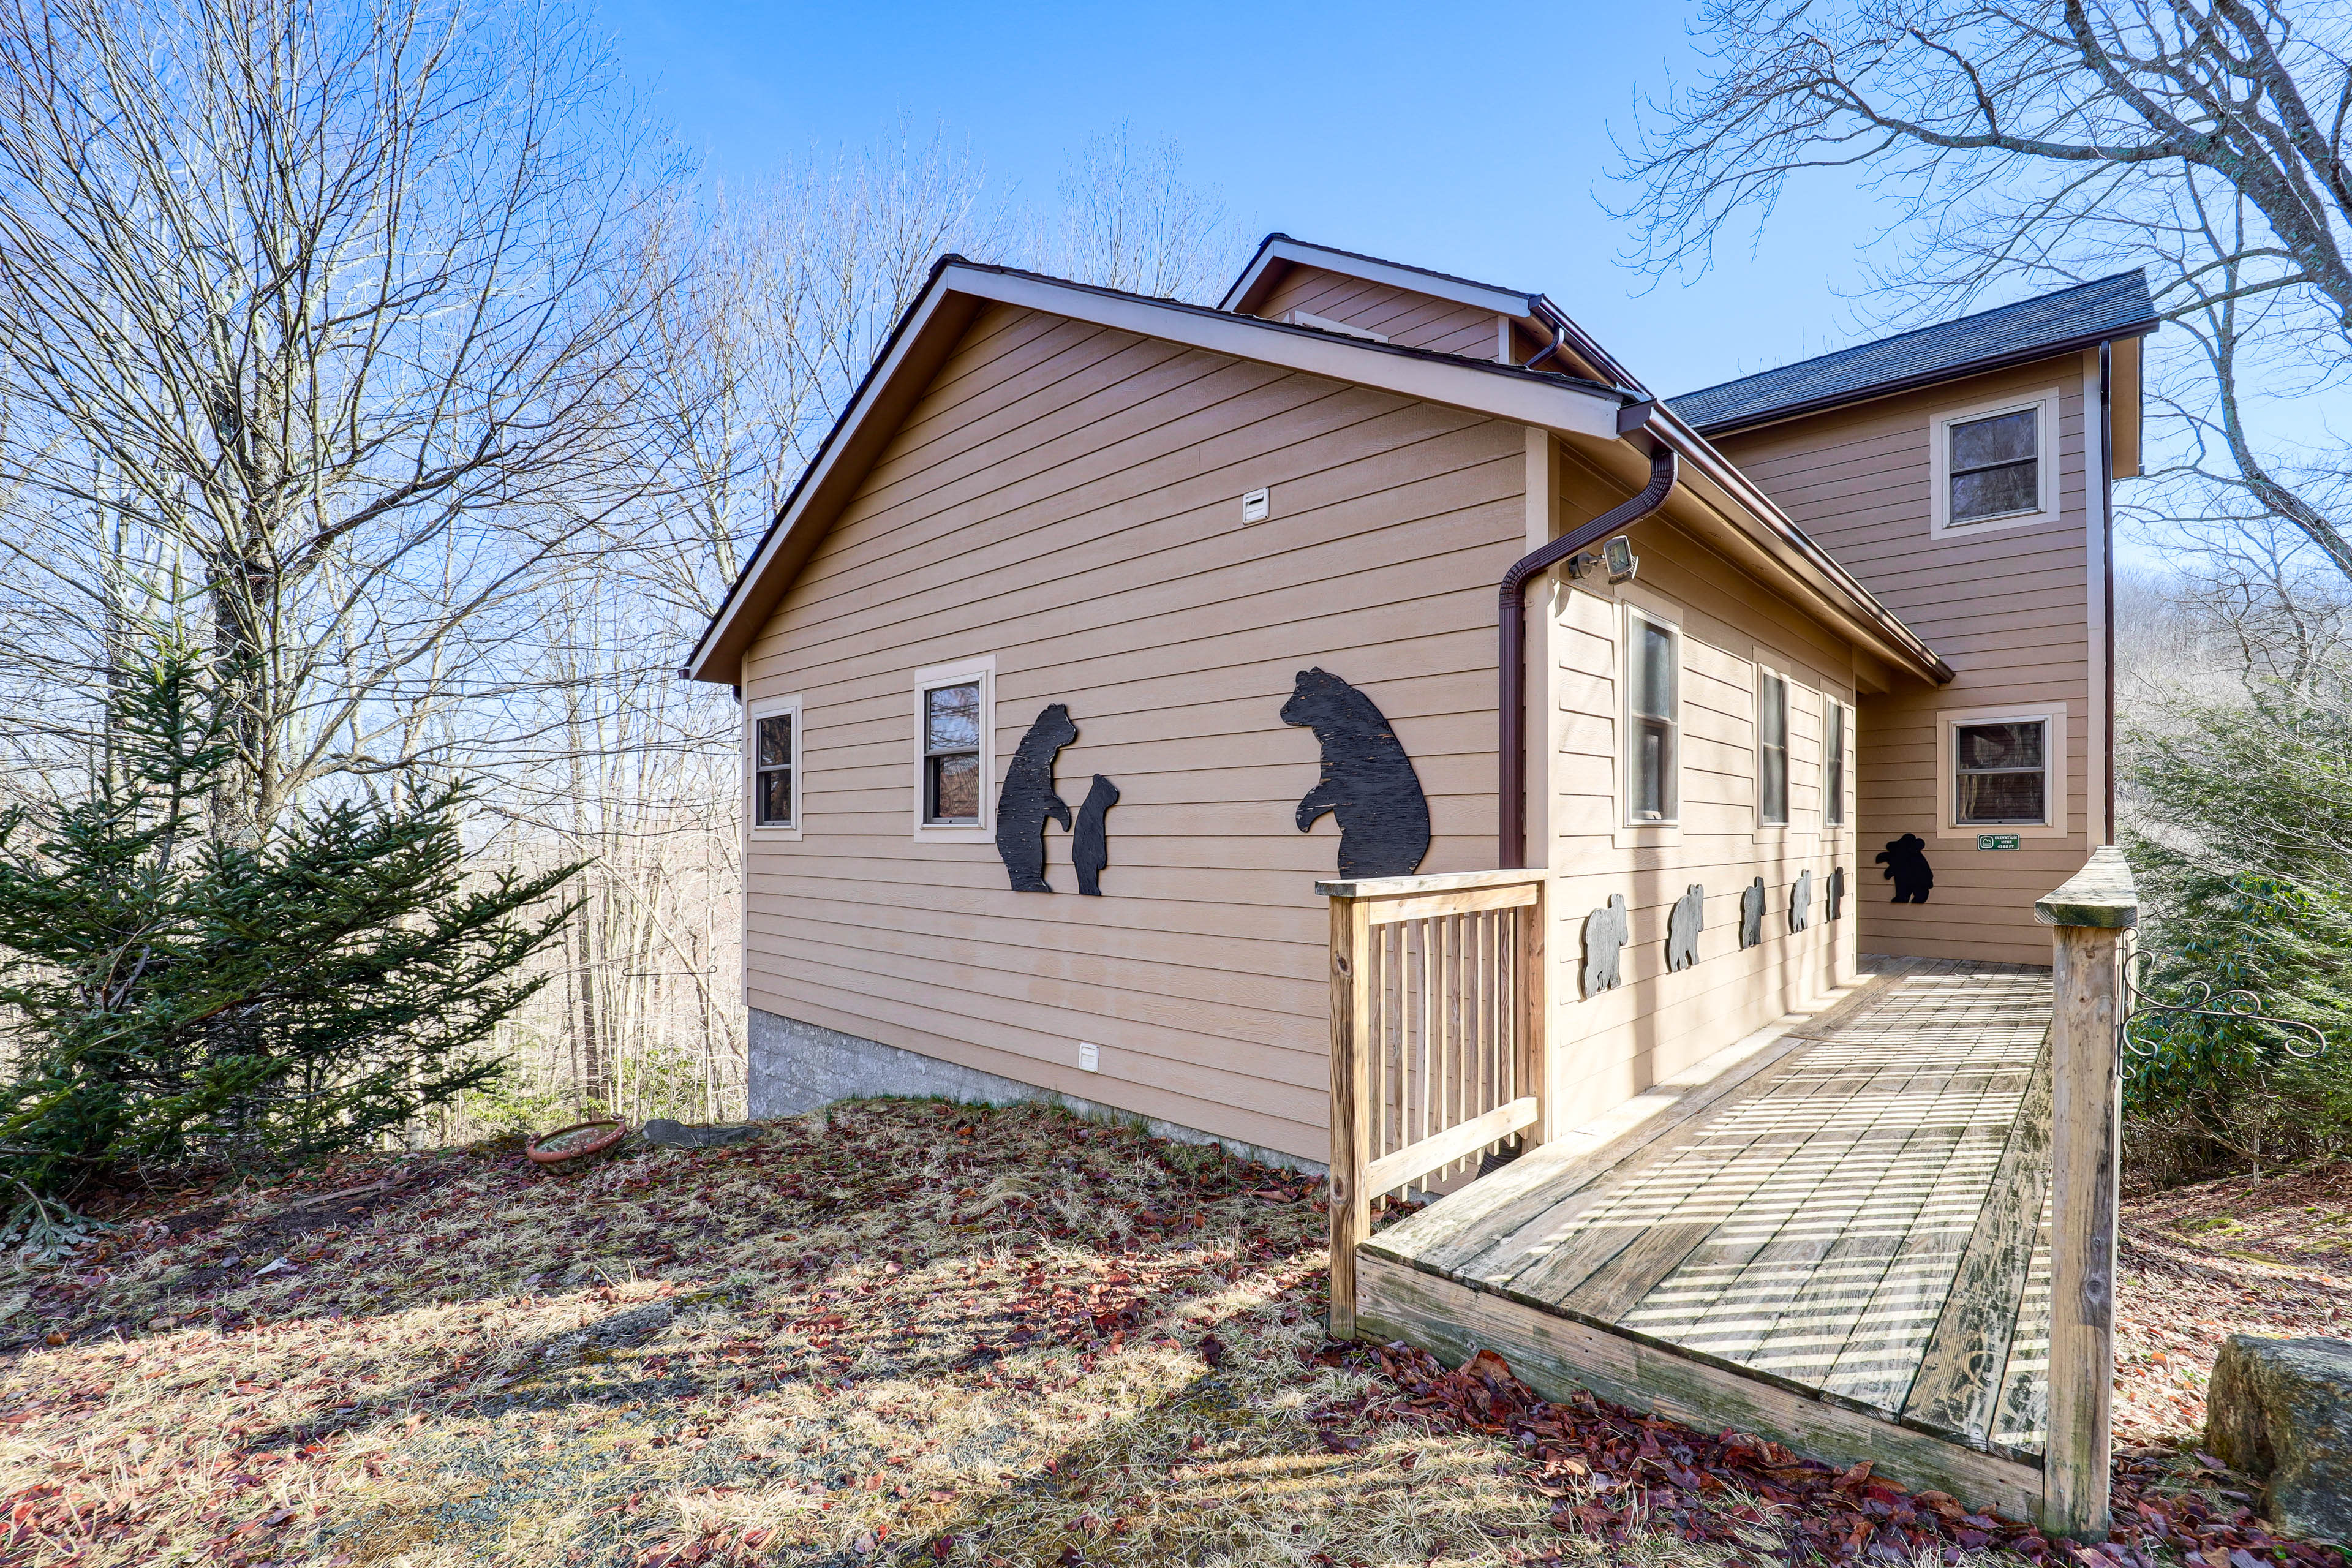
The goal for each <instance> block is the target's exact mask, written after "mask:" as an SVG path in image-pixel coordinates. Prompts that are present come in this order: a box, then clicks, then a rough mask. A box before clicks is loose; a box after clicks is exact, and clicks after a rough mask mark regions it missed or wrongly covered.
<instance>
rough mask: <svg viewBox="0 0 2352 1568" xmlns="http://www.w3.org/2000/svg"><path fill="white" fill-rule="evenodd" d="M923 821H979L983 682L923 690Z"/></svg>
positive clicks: (973, 823) (953, 823)
mask: <svg viewBox="0 0 2352 1568" xmlns="http://www.w3.org/2000/svg"><path fill="white" fill-rule="evenodd" d="M923 821H924V822H925V823H926V824H927V825H930V826H956V827H962V826H976V825H978V823H979V821H980V682H979V681H977V680H967V681H959V682H958V683H956V684H955V685H952V686H934V687H930V688H929V689H926V690H925V691H924V692H923Z"/></svg>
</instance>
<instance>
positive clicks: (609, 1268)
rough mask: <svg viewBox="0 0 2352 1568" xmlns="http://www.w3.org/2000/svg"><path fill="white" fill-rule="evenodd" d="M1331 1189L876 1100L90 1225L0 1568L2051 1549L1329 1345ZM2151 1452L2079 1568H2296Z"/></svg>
mask: <svg viewBox="0 0 2352 1568" xmlns="http://www.w3.org/2000/svg"><path fill="white" fill-rule="evenodd" d="M1319 1193H1320V1183H1319V1182H1316V1181H1310V1180H1308V1179H1307V1178H1305V1177H1302V1176H1298V1175H1296V1174H1294V1173H1286V1172H1283V1171H1279V1170H1275V1169H1271V1168H1268V1167H1265V1166H1260V1165H1252V1164H1249V1163H1244V1162H1241V1161H1237V1160H1234V1159H1233V1158H1231V1157H1229V1156H1227V1155H1225V1154H1224V1153H1223V1152H1221V1151H1218V1150H1215V1149H1202V1148H1197V1147H1193V1146H1190V1145H1185V1144H1180V1143H1171V1142H1164V1141H1160V1140H1154V1139H1151V1138H1149V1137H1147V1136H1145V1135H1143V1134H1141V1133H1140V1132H1138V1131H1132V1130H1129V1129H1125V1128H1108V1127H1103V1126H1099V1125H1095V1124H1090V1123H1087V1122H1083V1121H1077V1120H1076V1119H1075V1118H1072V1117H1069V1116H1067V1115H1066V1114H1064V1113H1062V1112H1059V1111H1055V1110H1047V1109H1045V1108H1040V1107H1024V1108H1015V1109H1011V1110H994V1111H991V1110H980V1109H975V1108H969V1107H953V1106H946V1105H941V1104H938V1103H934V1102H923V1101H867V1102H859V1103H856V1104H851V1105H845V1106H839V1107H835V1108H832V1109H831V1110H827V1111H824V1112H817V1113H814V1114H812V1115H810V1116H807V1117H803V1118H800V1119H797V1120H794V1121H787V1122H782V1123H776V1124H773V1125H772V1126H771V1127H770V1129H769V1130H768V1131H767V1133H766V1135H765V1136H764V1137H763V1138H761V1140H759V1141H758V1142H751V1143H747V1144H740V1145H737V1146H734V1147H730V1148H727V1149H720V1150H709V1151H681V1150H661V1151H644V1150H638V1151H628V1150H625V1151H624V1152H623V1155H622V1157H618V1158H615V1159H613V1160H610V1161H608V1162H606V1163H603V1164H601V1165H599V1166H598V1167H596V1168H594V1169H593V1170H592V1171H590V1172H587V1173H583V1174H581V1175H579V1176H576V1177H571V1178H544V1177H541V1176H539V1175H538V1174H537V1173H535V1171H534V1170H533V1169H532V1168H531V1167H530V1165H529V1163H528V1162H527V1161H526V1160H524V1159H523V1158H522V1157H521V1154H520V1149H519V1148H518V1147H516V1146H514V1145H511V1144H508V1145H488V1146H484V1147H482V1148H480V1149H478V1150H476V1151H473V1152H470V1153H465V1154H460V1153H455V1152H436V1153H431V1154H425V1155H407V1156H400V1155H384V1156H372V1157H364V1158H354V1159H347V1160H344V1161H341V1162H338V1163H335V1164H333V1165H331V1166H329V1167H327V1168H325V1169H323V1170H321V1171H319V1172H316V1173H312V1174H311V1175H310V1176H309V1177H307V1178H305V1179H304V1180H303V1181H302V1182H300V1183H299V1184H294V1185H290V1186H288V1187H284V1188H280V1189H277V1190H274V1191H267V1192H240V1193H236V1194H229V1195H227V1196H226V1197H220V1196H217V1195H207V1196H206V1198H205V1201H204V1202H202V1203H194V1204H190V1203H183V1204H180V1205H164V1206H163V1208H161V1209H152V1210H150V1211H147V1212H143V1213H134V1214H132V1215H127V1216H121V1217H120V1220H119V1223H118V1225H117V1226H116V1228H115V1229H114V1230H113V1231H111V1232H110V1233H109V1236H108V1238H107V1239H106V1240H105V1241H104V1242H103V1243H101V1244H100V1245H99V1246H96V1247H89V1248H87V1249H85V1250H84V1252H83V1253H82V1254H81V1255H80V1256H79V1257H78V1258H76V1259H75V1261H74V1263H73V1265H72V1266H71V1267H70V1268H67V1269H65V1270H63V1271H61V1272H59V1273H58V1274H55V1275H52V1276H49V1277H47V1278H45V1279H40V1280H38V1281H37V1282H35V1283H34V1284H33V1285H32V1286H31V1288H30V1289H27V1290H26V1291H22V1292H17V1294H20V1295H23V1296H24V1297H25V1298H26V1300H23V1301H21V1302H18V1303H16V1306H15V1308H14V1310H11V1311H10V1312H9V1313H8V1314H6V1315H5V1317H0V1347H5V1354H6V1360H5V1363H0V1488H4V1489H5V1496H0V1508H5V1518H6V1528H5V1531H0V1563H6V1564H9V1565H10V1568H14V1565H16V1564H18V1563H23V1564H28V1565H31V1564H37V1565H40V1568H52V1565H56V1568H84V1565H89V1568H97V1565H99V1564H114V1563H123V1564H131V1563H140V1564H144V1563H191V1564H194V1563H204V1564H208V1565H209V1564H221V1565H224V1568H263V1565H265V1564H273V1565H278V1568H298V1565H310V1564H319V1565H321V1568H344V1565H347V1564H348V1565H352V1568H372V1565H373V1564H400V1565H403V1568H431V1565H437V1564H443V1563H449V1564H455V1563H517V1564H521V1563H531V1564H551V1563H552V1564H563V1565H566V1568H571V1565H574V1564H590V1563H594V1564H604V1565H610V1568H689V1565H700V1564H717V1565H731V1564H748V1563H780V1562H793V1563H835V1564H865V1563H943V1562H954V1563H1007V1564H1013V1563H1019V1564H1024V1565H1025V1564H1030V1563H1048V1564H1057V1565H1061V1568H1071V1565H1091V1564H1105V1565H1108V1564H1113V1563H1119V1564H1130V1563H1132V1564H1143V1563H1150V1564H1159V1563H1201V1564H1232V1565H1234V1568H1241V1565H1244V1564H1251V1565H1255V1564H1280V1565H1282V1568H1388V1565H1390V1564H1404V1563H1413V1564H1421V1565H1423V1568H1433V1565H1436V1564H1454V1563H1460V1564H1470V1563H1475V1564H1482V1565H1483V1564H1530V1563H1600V1562H1607V1563H1634V1564H1645V1563H1659V1564H1665V1563H1675V1564H1680V1563H1694V1564H1701V1565H1705V1564H1713V1563H1726V1564H1729V1563H1763V1562H1768V1561H1778V1560H1785V1561H1798V1560H1803V1559H1806V1558H1815V1559H1822V1560H1828V1561H1857V1562H1895V1561H1900V1562H1903V1563H1917V1564H1926V1563H1937V1562H1947V1563H1948V1562H1956V1561H1960V1560H1963V1559H1967V1560H1971V1561H1974V1560H1978V1559H1980V1558H1982V1559H1985V1560H1990V1559H1992V1558H1995V1557H2006V1558H2009V1559H2010V1560H2012V1561H2014V1560H2018V1559H2029V1560H2038V1561H2042V1562H2071V1561H2074V1560H2075V1559H2070V1558H2068V1557H2066V1556H2065V1555H2063V1553H2060V1552H2058V1549H2056V1548H2054V1547H2053V1546H2052V1545H2051V1544H2050V1543H2049V1542H2043V1541H2042V1540H2041V1538H2040V1537H2039V1536H2038V1535H2036V1534H2034V1533H2033V1532H2032V1531H2025V1530H2023V1529H2022V1528H2021V1527H2017V1526H2013V1525H2011V1524H2010V1523H2009V1522H2008V1521H1997V1520H1991V1519H1990V1516H1981V1515H1970V1514H1969V1513H1968V1511H1967V1510H1966V1509H1965V1507H1964V1506H1963V1505H1961V1504H1959V1503H1958V1502H1956V1501H1954V1500H1948V1499H1939V1498H1937V1496H1936V1495H1935V1494H1918V1495H1916V1496H1910V1495H1906V1494H1903V1493H1901V1492H1899V1491H1898V1490H1896V1489H1893V1488H1891V1487H1888V1486H1887V1485H1886V1484H1885V1482H1884V1481H1883V1480H1877V1479H1873V1478H1871V1477H1870V1476H1869V1475H1868V1474H1867V1473H1866V1467H1864V1468H1862V1469H1863V1473H1860V1474H1857V1473H1855V1472H1852V1471H1849V1472H1845V1473H1843V1474H1839V1473H1834V1472H1830V1471H1828V1470H1826V1469H1825V1468H1822V1467H1818V1466H1807V1465H1805V1464H1804V1462H1802V1461H1799V1460H1796V1459H1795V1458H1794V1457H1793V1456H1790V1455H1787V1454H1786V1453H1785V1451H1784V1450H1775V1449H1773V1448H1772V1447H1771V1446H1770V1445H1769V1444H1759V1443H1757V1442H1756V1441H1755V1440H1753V1439H1741V1438H1738V1436H1737V1435H1728V1434H1727V1435H1718V1436H1713V1437H1709V1436H1704V1435H1700V1434H1695V1433H1691V1432H1689V1431H1687V1430H1686V1429H1684V1428H1681V1427H1677V1426H1673V1425H1672V1424H1670V1423H1665V1422H1662V1421H1657V1420H1654V1419H1645V1418H1642V1417H1638V1416H1636V1415H1633V1414H1632V1413H1630V1412H1624V1411H1619V1410H1614V1409H1612V1407H1610V1406H1607V1405H1601V1404H1599V1403H1598V1402H1591V1401H1584V1400H1580V1401H1578V1402H1576V1403H1575V1404H1573V1405H1544V1404H1542V1403H1541V1402H1540V1401H1538V1400H1536V1399H1535V1398H1534V1396H1533V1395H1532V1394H1529V1393H1528V1392H1527V1391H1526V1390H1525V1389H1524V1387H1523V1386H1522V1385H1518V1384H1517V1382H1516V1380H1515V1379H1512V1378H1511V1377H1510V1376H1509V1373H1508V1369H1507V1367H1504V1366H1503V1365H1501V1363H1499V1361H1497V1360H1496V1358H1495V1357H1493V1356H1492V1355H1491V1354H1489V1355H1486V1356H1485V1357H1483V1358H1481V1359H1479V1360H1475V1361H1474V1362H1473V1363H1471V1364H1470V1365H1469V1366H1468V1367H1466V1368H1464V1369H1460V1370H1458V1371H1448V1370H1447V1369H1445V1368H1444V1366H1443V1365H1441V1364H1440V1363H1437V1362H1436V1361H1435V1360H1434V1359H1433V1358H1431V1357H1428V1356H1426V1355H1425V1354H1423V1353H1422V1352H1411V1351H1407V1350H1405V1349H1404V1348H1403V1347H1400V1346H1391V1347H1387V1348H1385V1349H1382V1348H1379V1347H1369V1346H1354V1345H1331V1344H1328V1342H1326V1341H1325V1340H1324V1337H1323V1335H1322V1332H1321V1330H1320V1327H1319V1324H1320V1321H1321V1318H1322V1315H1323V1312H1324V1309H1325V1302H1324V1300H1323V1290H1324V1288H1325V1277H1324V1272H1323V1261H1324V1260H1323V1258H1322V1240H1323V1215H1322V1214H1321V1211H1320V1209H1319V1206H1318V1197H1319ZM273 1266H275V1267H273ZM2174 1436H2175V1437H2176V1438H2178V1437H2179V1434H2177V1433H2176V1434H2175V1435H2174ZM2147 1453H2148V1455H2149V1457H2147V1458H2129V1457H2127V1458H2126V1459H2125V1460H2124V1461H2123V1462H2122V1464H2121V1466H2120V1467H2119V1478H2118V1479H2119V1498H2120V1499H2121V1500H2122V1502H2121V1505H2120V1508H2119V1512H2120V1513H2121V1514H2124V1515H2127V1516H2128V1520H2129V1521H2130V1522H2128V1523H2127V1524H2126V1527H2125V1528H2124V1529H2123V1530H2122V1531H2119V1533H2118V1538H2117V1541H2116V1542H2115V1543H2114V1544H2113V1546H2112V1547H2111V1549H2110V1550H2109V1551H2108V1552H2105V1553H2101V1554H2095V1559H2096V1561H2098V1562H2102V1563H2125V1564H2133V1563H2142V1562H2150V1561H2158V1560H2165V1561H2170V1560H2175V1559H2177V1560H2179V1561H2183V1562H2189V1563H2203V1564H2207V1565H2209V1568H2223V1565H2225V1564H2226V1565H2227V1568H2250V1565H2252V1564H2260V1563H2290V1562H2292V1563H2311V1562H2321V1561H2326V1559H2325V1558H2322V1557H2316V1556H2313V1555H2310V1554H2309V1553H2308V1552H2305V1551H2304V1550H2303V1549H2302V1548H2300V1547H2295V1546H2286V1545H2282V1544H2280V1543H2276V1542H2272V1541H2271V1540H2270V1539H2269V1537H2268V1536H2267V1534H2266V1533H2265V1532H2264V1527H2263V1526H2262V1525H2261V1523H2260V1521H2258V1520H2255V1519H2254V1518H2253V1517H2252V1513H2251V1510H2250V1509H2248V1508H2247V1507H2246V1506H2244V1493H2243V1492H2242V1490H2238V1491H2237V1492H2236V1493H2235V1499H2236V1500H2234V1501H2233V1500H2232V1496H2233V1494H2232V1491H2231V1488H2232V1487H2236V1488H2241V1489H2242V1486H2243V1483H2242V1481H2240V1480H2238V1479H2236V1478H2231V1477H2228V1476H2226V1475H2222V1474H2217V1473H2214V1472H2213V1471H2212V1470H2211V1469H2210V1468H2208V1467H2205V1466H2200V1465H2197V1464H2195V1463H2193V1462H2192V1460H2193V1456H2192V1455H2190V1454H2189V1450H2188V1448H2187V1447H2184V1446H2183V1444H2181V1443H2180V1442H2179V1441H2176V1442H2174V1444H2173V1446H2172V1447H2168V1448H2167V1447H2157V1448H2151V1449H2149V1450H2147ZM1780 1461H1787V1462H1785V1463H1783V1462H1780ZM2134 1466H2140V1467H2142V1468H2143V1469H2144V1470H2145V1472H2146V1473H2145V1474H2141V1473H2139V1472H2138V1471H2135V1470H2134V1468H2133V1467H2134ZM1954 1510H1957V1514H1955V1512H1954ZM1979 1536H1981V1537H1982V1540H1981V1542H1979V1540H1978V1539H1977V1538H1978V1537H1979ZM2078 1555H2079V1554H2078Z"/></svg>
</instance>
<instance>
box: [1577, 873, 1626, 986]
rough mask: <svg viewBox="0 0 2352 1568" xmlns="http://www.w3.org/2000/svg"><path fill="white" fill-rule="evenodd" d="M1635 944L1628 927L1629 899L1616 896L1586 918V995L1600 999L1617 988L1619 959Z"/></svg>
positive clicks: (1612, 896)
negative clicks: (1626, 946)
mask: <svg viewBox="0 0 2352 1568" xmlns="http://www.w3.org/2000/svg"><path fill="white" fill-rule="evenodd" d="M1631 941H1633V930H1632V928H1631V927H1630V926H1628V925H1627V924H1626V923H1625V895H1624V894H1622V893H1612V894H1610V895H1609V901H1608V902H1607V903H1605V904H1603V905H1601V907H1600V908H1599V909H1597V910H1593V911H1592V912H1591V914H1589V915H1587V916H1585V917H1584V994H1586V995H1587V996H1598V995H1600V994H1601V993H1602V992H1603V991H1613V990H1615V989H1616V988H1617V984H1618V980H1619V975H1618V970H1617V959H1618V955H1619V954H1621V953H1622V952H1624V951H1625V944H1626V943H1627V942H1631Z"/></svg>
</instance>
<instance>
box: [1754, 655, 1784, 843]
mask: <svg viewBox="0 0 2352 1568" xmlns="http://www.w3.org/2000/svg"><path fill="white" fill-rule="evenodd" d="M1757 673H1758V676H1759V679H1758V680H1757V683H1756V816H1757V818H1758V820H1759V821H1761V822H1764V823H1766V824H1768V825H1785V824H1786V823H1787V822H1788V820H1789V683H1788V682H1787V681H1785V680H1783V679H1780V677H1779V676H1777V675H1770V674H1766V673H1765V672H1763V671H1761V670H1759V671H1758V672H1757Z"/></svg>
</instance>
